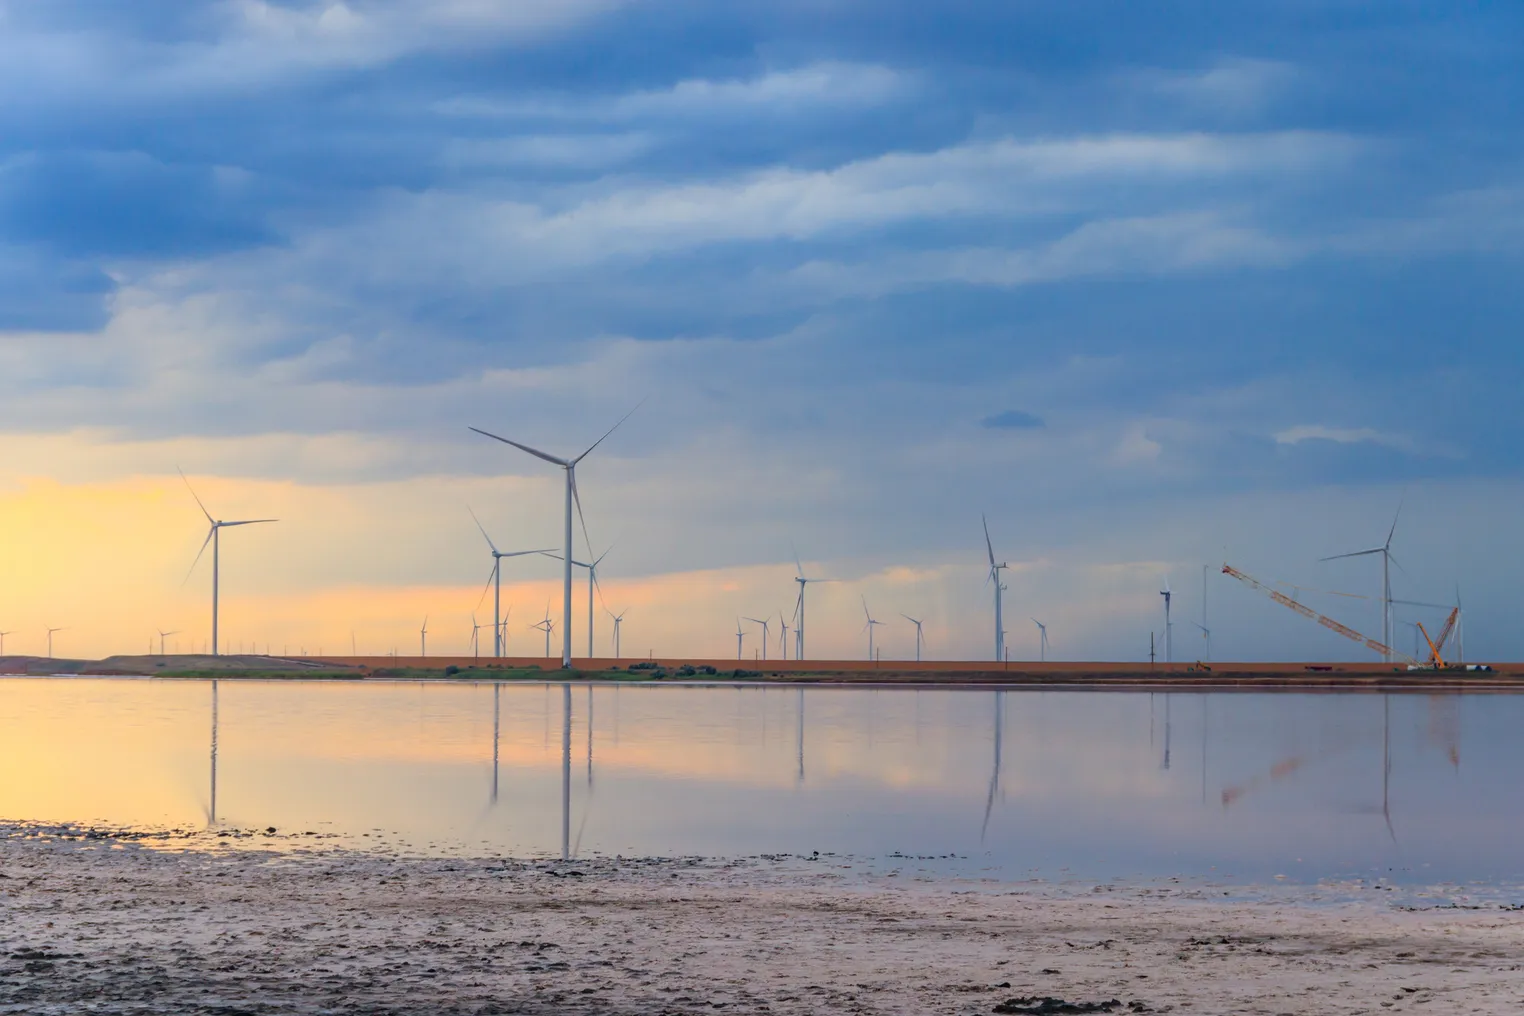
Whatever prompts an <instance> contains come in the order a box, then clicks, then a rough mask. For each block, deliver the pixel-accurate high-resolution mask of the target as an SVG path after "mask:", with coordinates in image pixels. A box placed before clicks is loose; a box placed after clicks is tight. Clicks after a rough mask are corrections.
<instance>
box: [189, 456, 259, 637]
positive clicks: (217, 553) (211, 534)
mask: <svg viewBox="0 0 1524 1016" xmlns="http://www.w3.org/2000/svg"><path fill="white" fill-rule="evenodd" d="M180 479H182V480H185V489H186V490H188V491H190V494H191V497H193V498H195V499H196V506H197V507H199V508H200V509H201V514H202V515H205V516H206V521H207V522H208V523H210V524H211V528H210V529H209V530H208V531H207V534H206V539H205V540H203V541H202V542H201V549H200V550H198V551H196V560H194V561H192V562H191V566H190V571H188V572H186V573H185V577H186V578H187V579H189V578H190V576H191V572H194V571H195V570H196V565H197V564H199V563H200V561H201V555H202V554H205V553H206V545H207V544H208V543H210V544H211V545H212V655H213V656H220V655H221V653H222V647H221V645H220V644H219V643H218V634H217V621H218V616H217V613H218V597H219V595H220V588H219V587H220V584H221V574H222V537H221V533H222V530H224V529H227V528H228V527H230V526H252V525H256V524H258V523H261V522H279V521H280V520H279V519H241V520H238V521H235V522H221V521H219V520H217V519H214V518H212V513H211V512H209V511H207V510H206V505H204V504H202V503H201V498H200V497H198V496H197V494H196V488H194V487H192V486H191V484H190V480H188V479H186V476H185V473H184V471H183V470H181V471H180Z"/></svg>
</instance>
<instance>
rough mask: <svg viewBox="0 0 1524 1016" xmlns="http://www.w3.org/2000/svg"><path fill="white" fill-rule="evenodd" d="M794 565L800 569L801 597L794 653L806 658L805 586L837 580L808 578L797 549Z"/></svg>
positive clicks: (796, 622)
mask: <svg viewBox="0 0 1524 1016" xmlns="http://www.w3.org/2000/svg"><path fill="white" fill-rule="evenodd" d="M794 566H795V567H796V568H797V569H798V570H799V575H798V577H797V578H795V579H794V581H795V582H797V583H799V599H798V600H797V601H796V602H795V604H794V642H795V649H796V650H797V651H796V652H795V653H794V658H795V659H796V660H802V659H804V590H805V587H807V586H808V585H809V584H810V583H811V582H835V581H836V580H835V579H812V578H806V577H805V574H804V564H803V563H802V562H801V561H800V560H799V552H798V551H797V550H796V551H795V552H794Z"/></svg>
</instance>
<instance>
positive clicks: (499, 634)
mask: <svg viewBox="0 0 1524 1016" xmlns="http://www.w3.org/2000/svg"><path fill="white" fill-rule="evenodd" d="M466 511H468V512H471V521H472V522H475V523H476V528H477V529H479V530H480V531H481V534H482V539H484V540H486V541H487V546H488V547H489V548H490V549H491V550H492V574H491V575H489V576H487V581H488V582H489V583H491V584H492V621H493V625H492V655H493V656H502V655H503V652H504V651H505V649H506V645H505V643H507V641H508V639H507V633H508V628H507V623H506V622H505V621H504V620H503V619H502V618H503V558H505V557H525V556H527V555H529V554H544V553H545V551H544V550H512V551H507V552H506V553H505V552H504V551H501V550H498V549H497V544H495V543H493V542H492V537H490V536H488V535H487V527H486V526H483V525H482V520H481V519H479V518H477V517H476V512H474V511H471V506H470V505H466ZM486 595H487V590H486V589H483V590H482V596H486ZM477 606H481V600H480V599H478V600H477Z"/></svg>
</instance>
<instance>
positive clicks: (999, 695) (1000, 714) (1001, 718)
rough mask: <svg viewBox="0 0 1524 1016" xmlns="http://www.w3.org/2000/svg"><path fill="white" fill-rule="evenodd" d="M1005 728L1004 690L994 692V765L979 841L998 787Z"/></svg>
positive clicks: (987, 822)
mask: <svg viewBox="0 0 1524 1016" xmlns="http://www.w3.org/2000/svg"><path fill="white" fill-rule="evenodd" d="M1004 729H1005V692H1003V691H997V692H995V765H994V768H993V771H992V772H991V773H990V794H989V798H988V799H987V800H986V801H985V802H984V825H982V826H980V827H979V842H980V843H983V842H984V834H985V833H986V832H988V831H989V827H990V812H991V811H993V810H994V808H995V794H996V792H997V791H999V789H1000V747H1001V741H1002V740H1003V737H1002V735H1003V733H1004Z"/></svg>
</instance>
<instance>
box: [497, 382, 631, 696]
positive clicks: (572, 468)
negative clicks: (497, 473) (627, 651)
mask: <svg viewBox="0 0 1524 1016" xmlns="http://www.w3.org/2000/svg"><path fill="white" fill-rule="evenodd" d="M639 408H640V406H638V405H637V406H636V407H635V409H639ZM635 409H632V410H630V412H628V413H626V414H624V416H623V417H622V418H621V419H620V420H619V423H616V424H614V426H612V427H610V428H609V429H608V430H607V431H606V432H605V433H604V435H603V437H600V438H599V439H598V440H596V441H594V442H593V443H592V444H591V445H589V446H588V448H587V451H585V452H583V453H582V454H581V455H578V456H577V457H576V458H574V459H563V458H559V457H557V456H555V455H551V454H548V453H546V452H542V451H540V450H539V449H538V448H531V447H529V446H528V445H526V444H520V443H519V442H517V441H511V440H509V439H508V438H506V437H499V436H498V435H496V434H491V433H488V432H487V431H485V430H482V429H481V428H479V427H472V428H471V429H472V430H474V431H476V433H478V434H480V435H482V436H483V437H490V438H492V440H494V441H501V442H502V443H503V444H506V445H512V446H513V447H515V448H517V449H518V450H519V451H521V452H527V453H529V454H530V455H533V456H534V457H535V458H537V459H544V460H545V461H546V462H549V463H551V464H552V465H556V466H560V467H561V468H562V469H564V470H566V550H565V551H564V554H563V558H562V561H561V564H562V566H563V569H564V571H563V577H564V580H565V590H564V596H563V599H562V604H561V667H562V669H564V670H570V669H571V665H572V613H571V612H572V554H573V553H574V551H573V548H572V501H573V500H574V499H576V500H578V501H579V503H580V498H579V497H578V494H577V463H579V462H581V461H582V460H583V459H585V458H587V457H588V456H589V455H591V454H592V453H593V449H594V448H597V447H598V446H599V445H601V444H603V442H604V441H605V440H607V439H608V436H609V435H610V434H612V433H614V431H616V430H618V429H619V426H620V424H622V423H624V421H625V420H628V419H629V418H630V416H631V414H633V413H634V412H635Z"/></svg>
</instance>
